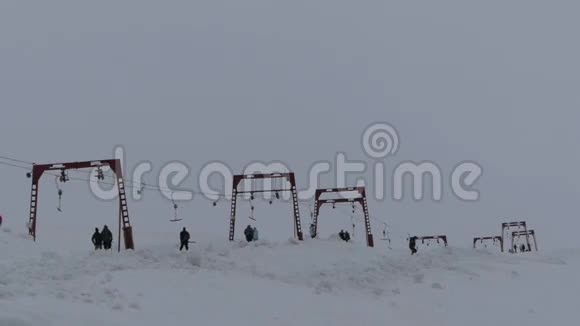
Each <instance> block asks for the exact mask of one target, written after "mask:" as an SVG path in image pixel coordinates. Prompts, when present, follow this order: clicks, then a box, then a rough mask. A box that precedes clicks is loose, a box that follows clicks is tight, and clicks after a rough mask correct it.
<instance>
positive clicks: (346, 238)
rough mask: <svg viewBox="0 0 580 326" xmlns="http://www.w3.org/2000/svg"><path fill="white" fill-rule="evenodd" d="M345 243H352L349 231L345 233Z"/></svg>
mask: <svg viewBox="0 0 580 326" xmlns="http://www.w3.org/2000/svg"><path fill="white" fill-rule="evenodd" d="M344 241H346V242H349V241H350V233H348V231H345V232H344Z"/></svg>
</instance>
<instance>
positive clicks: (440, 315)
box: [0, 229, 580, 326]
mask: <svg viewBox="0 0 580 326" xmlns="http://www.w3.org/2000/svg"><path fill="white" fill-rule="evenodd" d="M15 233H16V232H11V231H10V230H6V229H4V230H3V232H0V245H1V250H0V325H2V326H24V325H80V324H82V325H86V326H89V325H160V324H167V325H174V324H181V323H183V322H190V323H191V324H202V325H226V324H236V325H327V324H333V325H354V324H361V325H385V324H392V325H421V324H425V323H427V324H429V325H466V324H470V325H492V324H504V323H507V324H511V325H546V324H547V323H548V322H550V321H554V320H560V321H564V320H573V319H572V318H573V317H575V316H576V312H575V308H577V307H576V304H577V299H578V293H580V284H579V283H578V282H576V281H575V279H576V274H577V271H578V270H579V268H580V252H577V251H567V252H558V253H557V254H530V255H521V256H514V255H508V254H499V253H492V252H486V251H472V250H470V249H466V248H454V247H449V248H424V250H422V251H420V253H419V255H417V256H414V257H411V256H410V255H409V253H408V252H407V251H406V250H401V249H396V250H388V249H386V248H382V247H377V248H374V249H367V248H365V247H364V246H362V245H359V244H345V243H341V242H338V241H335V240H317V241H312V240H311V241H305V242H302V243H298V242H295V241H293V240H287V241H282V242H277V243H272V242H268V241H260V242H257V243H252V244H246V243H242V242H237V243H231V244H229V243H224V241H223V240H222V239H212V238H207V237H206V238H204V236H203V235H194V237H195V238H196V240H198V243H196V244H194V245H193V246H192V248H190V249H191V250H190V251H189V252H187V253H186V252H179V251H178V250H177V248H176V246H175V244H173V243H171V242H170V241H168V242H162V241H159V243H157V244H149V245H147V246H145V247H141V248H139V249H138V250H136V251H129V252H122V253H120V254H117V253H111V252H91V251H87V250H83V249H78V250H71V251H51V250H46V249H42V247H41V246H40V245H39V244H38V243H36V244H35V243H32V242H31V241H29V240H27V239H25V237H24V236H22V235H17V234H15ZM172 236H174V235H169V234H168V237H166V238H167V239H172ZM151 238H157V239H161V238H162V237H151Z"/></svg>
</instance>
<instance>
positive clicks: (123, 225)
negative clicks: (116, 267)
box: [28, 159, 135, 251]
mask: <svg viewBox="0 0 580 326" xmlns="http://www.w3.org/2000/svg"><path fill="white" fill-rule="evenodd" d="M105 166H108V167H109V168H110V169H111V171H113V173H114V174H115V180H116V181H115V183H116V184H117V188H118V189H119V234H118V239H119V240H118V241H119V245H118V251H121V230H122V231H123V232H122V233H123V239H124V244H125V249H135V244H134V243H133V229H132V227H131V223H130V222H129V209H128V207H127V194H126V190H125V181H124V180H123V169H122V167H121V160H119V159H110V160H100V161H84V162H68V163H54V164H34V165H33V166H32V173H29V177H30V178H31V179H32V190H31V193H30V215H29V222H28V232H29V234H30V235H31V236H32V238H33V240H34V241H36V229H37V212H38V196H39V193H40V189H39V186H38V181H39V180H40V178H41V177H42V175H43V174H44V173H45V172H47V171H60V173H61V181H62V182H66V181H67V180H68V177H66V174H65V171H66V170H78V169H91V168H92V169H98V172H99V173H97V177H98V179H99V180H102V179H103V178H104V176H103V174H102V173H101V172H102V170H101V169H102V167H105Z"/></svg>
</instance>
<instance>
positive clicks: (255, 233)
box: [252, 226, 259, 241]
mask: <svg viewBox="0 0 580 326" xmlns="http://www.w3.org/2000/svg"><path fill="white" fill-rule="evenodd" d="M252 232H253V240H254V241H258V240H259V238H258V229H257V228H256V227H255V226H254V228H253V229H252Z"/></svg>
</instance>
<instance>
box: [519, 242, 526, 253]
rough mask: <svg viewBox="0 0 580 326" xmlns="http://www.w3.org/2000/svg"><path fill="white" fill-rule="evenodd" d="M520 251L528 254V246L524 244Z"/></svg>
mask: <svg viewBox="0 0 580 326" xmlns="http://www.w3.org/2000/svg"><path fill="white" fill-rule="evenodd" d="M520 251H521V252H526V251H527V250H526V245H525V244H523V243H522V245H521V246H520Z"/></svg>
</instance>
